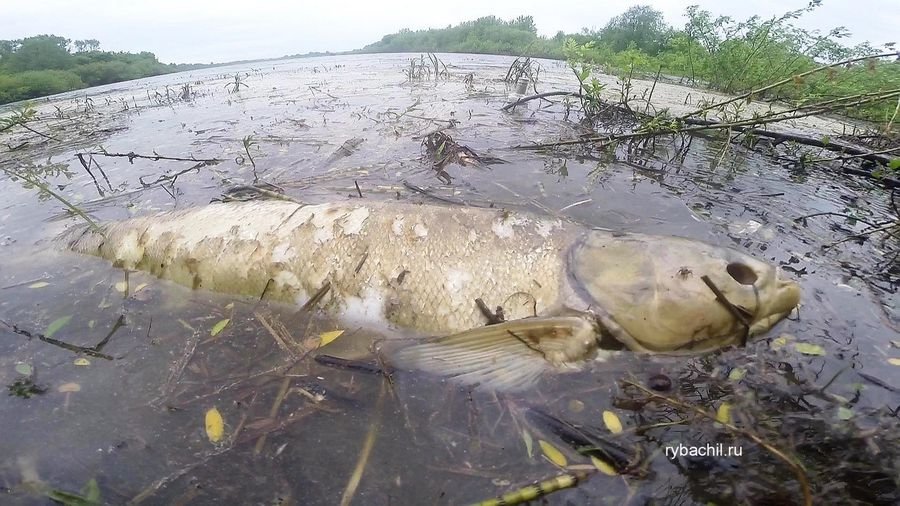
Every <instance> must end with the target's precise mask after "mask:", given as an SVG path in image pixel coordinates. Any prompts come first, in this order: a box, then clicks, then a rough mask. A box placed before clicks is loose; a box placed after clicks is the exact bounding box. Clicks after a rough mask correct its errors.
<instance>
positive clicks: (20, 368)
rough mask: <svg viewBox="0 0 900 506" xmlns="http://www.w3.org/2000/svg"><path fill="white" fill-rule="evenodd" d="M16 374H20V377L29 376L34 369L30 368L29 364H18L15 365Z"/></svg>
mask: <svg viewBox="0 0 900 506" xmlns="http://www.w3.org/2000/svg"><path fill="white" fill-rule="evenodd" d="M16 372H17V373H19V374H21V375H22V376H31V373H33V372H34V368H33V367H31V364H26V363H25V362H19V363H18V364H16Z"/></svg>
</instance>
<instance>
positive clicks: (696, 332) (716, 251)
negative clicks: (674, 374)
mask: <svg viewBox="0 0 900 506" xmlns="http://www.w3.org/2000/svg"><path fill="white" fill-rule="evenodd" d="M568 266H569V276H570V280H571V281H572V284H573V286H574V287H575V289H576V290H577V291H578V292H580V294H581V295H582V296H586V298H587V299H588V300H589V301H590V302H591V303H592V305H593V307H595V308H596V309H597V311H598V313H601V314H603V315H606V317H608V318H611V319H612V320H613V321H614V322H615V324H616V325H618V326H619V327H621V331H620V332H618V333H615V335H616V336H617V337H618V338H619V339H620V340H621V341H623V344H625V345H626V346H628V347H629V348H631V349H632V350H636V351H675V350H697V351H702V350H708V349H712V348H716V347H720V346H725V345H728V344H731V343H734V342H737V341H739V339H740V338H741V337H742V336H743V334H744V325H743V324H742V323H741V322H740V321H738V320H737V319H736V318H735V317H734V316H733V315H732V314H731V313H730V312H729V311H728V309H727V308H726V307H725V306H724V305H722V304H721V303H720V302H718V301H717V300H716V296H715V294H714V293H713V292H712V290H710V288H709V287H708V286H707V285H706V284H705V283H704V282H703V280H702V279H701V277H702V276H704V275H705V276H708V277H709V278H710V280H711V281H712V282H713V283H714V284H715V286H716V287H717V288H718V289H719V290H720V291H721V292H722V293H723V294H724V296H725V297H726V298H727V299H728V301H729V302H731V303H732V304H733V305H735V306H737V307H738V308H740V310H741V311H742V312H743V313H744V314H745V316H746V319H747V320H748V321H749V322H750V324H751V325H750V333H751V334H757V333H760V332H763V331H766V330H768V329H769V328H770V327H771V326H772V325H774V324H775V323H777V322H778V321H779V320H781V319H782V318H784V317H785V316H787V314H788V313H790V311H791V310H792V309H793V308H794V307H795V306H796V305H797V304H798V303H799V301H800V288H799V286H798V285H797V284H796V283H794V282H792V281H788V280H784V279H781V278H780V277H779V272H778V269H777V268H776V267H774V266H772V265H769V264H766V263H764V262H761V261H759V260H756V259H754V258H752V257H750V256H748V255H745V254H743V253H740V252H738V251H735V250H732V249H728V248H720V247H716V246H712V245H709V244H705V243H702V242H698V241H693V240H690V239H683V238H678V237H661V236H646V235H641V234H612V233H609V232H601V231H591V232H589V233H588V234H587V235H586V236H585V237H584V238H583V240H581V241H580V242H578V243H576V244H575V245H574V246H573V247H572V249H571V250H570V257H569V264H568Z"/></svg>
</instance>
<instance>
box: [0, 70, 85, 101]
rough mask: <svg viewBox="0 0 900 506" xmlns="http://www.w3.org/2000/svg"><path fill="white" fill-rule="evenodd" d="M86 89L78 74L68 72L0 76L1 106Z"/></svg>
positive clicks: (47, 71)
mask: <svg viewBox="0 0 900 506" xmlns="http://www.w3.org/2000/svg"><path fill="white" fill-rule="evenodd" d="M79 88H84V82H83V81H82V80H81V78H80V77H78V74H75V73H73V72H70V71H68V70H29V71H26V72H20V73H17V74H0V104H5V103H9V102H15V101H18V100H25V99H28V98H32V97H42V96H45V95H53V94H54V93H62V92H64V91H71V90H77V89H79Z"/></svg>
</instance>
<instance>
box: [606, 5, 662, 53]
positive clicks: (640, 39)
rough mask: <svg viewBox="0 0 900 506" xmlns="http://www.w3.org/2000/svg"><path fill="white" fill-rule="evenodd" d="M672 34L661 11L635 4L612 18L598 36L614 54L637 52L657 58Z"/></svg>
mask: <svg viewBox="0 0 900 506" xmlns="http://www.w3.org/2000/svg"><path fill="white" fill-rule="evenodd" d="M671 31H672V29H671V28H669V26H668V25H667V24H666V21H665V20H664V19H663V15H662V12H660V11H658V10H656V9H654V8H652V7H650V6H648V5H635V6H633V7H630V8H629V9H628V10H627V11H625V12H624V13H622V14H620V15H618V16H616V17H614V18H612V19H611V20H610V21H609V23H607V25H606V27H604V28H603V30H601V31H600V33H599V36H600V39H601V40H602V41H603V42H604V43H606V44H607V45H609V47H610V48H612V50H613V51H616V52H620V51H626V50H629V49H637V50H640V51H642V52H644V53H647V54H650V55H657V54H659V52H660V51H661V50H662V49H663V48H664V47H665V46H666V42H667V40H668V38H669V36H670V32H671Z"/></svg>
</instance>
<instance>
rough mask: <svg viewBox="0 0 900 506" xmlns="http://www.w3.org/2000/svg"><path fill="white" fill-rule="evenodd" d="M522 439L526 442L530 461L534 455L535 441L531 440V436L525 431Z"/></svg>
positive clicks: (523, 430)
mask: <svg viewBox="0 0 900 506" xmlns="http://www.w3.org/2000/svg"><path fill="white" fill-rule="evenodd" d="M522 439H523V440H525V451H526V452H527V453H528V458H529V459H530V458H531V457H532V456H533V455H534V439H532V438H531V434H529V433H528V431H527V430H525V429H522Z"/></svg>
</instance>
